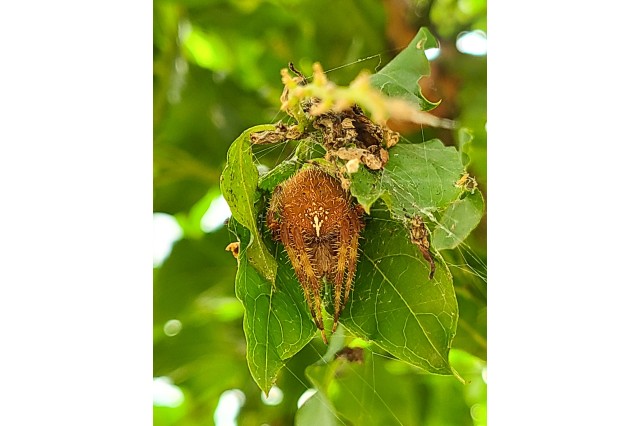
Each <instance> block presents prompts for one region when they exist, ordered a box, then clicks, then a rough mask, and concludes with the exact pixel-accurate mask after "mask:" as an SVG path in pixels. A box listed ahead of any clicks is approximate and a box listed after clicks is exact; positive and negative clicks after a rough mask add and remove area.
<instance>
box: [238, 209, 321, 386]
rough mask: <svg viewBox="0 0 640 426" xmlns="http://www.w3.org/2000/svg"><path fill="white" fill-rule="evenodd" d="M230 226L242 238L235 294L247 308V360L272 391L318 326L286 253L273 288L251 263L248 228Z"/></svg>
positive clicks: (261, 382) (281, 256)
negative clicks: (292, 359) (286, 365)
mask: <svg viewBox="0 0 640 426" xmlns="http://www.w3.org/2000/svg"><path fill="white" fill-rule="evenodd" d="M229 228H230V230H231V231H232V232H234V233H235V234H236V236H237V237H238V240H239V241H240V252H239V255H238V272H237V274H236V296H237V297H238V299H240V301H241V302H242V304H243V306H244V308H245V315H244V321H243V327H244V333H245V336H246V338H247V362H248V365H249V370H250V372H251V375H252V376H253V379H254V380H255V382H256V383H257V384H258V386H259V387H260V389H262V390H263V391H264V392H265V393H266V394H269V389H271V386H272V385H273V383H274V381H275V379H276V376H277V374H278V371H280V369H281V368H282V367H283V366H284V364H285V361H286V360H287V359H289V358H291V357H292V356H293V355H295V354H296V353H298V352H299V351H300V350H301V349H302V348H303V347H304V346H305V345H306V344H307V343H309V341H310V340H311V339H312V338H313V336H314V335H315V334H316V331H317V329H316V327H315V325H314V323H313V320H312V319H311V314H310V313H309V309H308V308H307V303H306V302H305V300H304V296H303V294H302V291H301V289H300V284H298V281H297V279H296V277H295V274H294V272H293V269H292V268H291V265H290V262H289V261H288V259H287V257H286V252H285V251H284V250H280V251H279V253H278V255H277V256H276V257H277V259H278V263H279V264H280V267H279V268H278V273H277V275H276V280H275V287H274V286H273V285H271V284H270V283H269V282H268V281H267V280H265V279H264V278H263V277H262V276H260V274H258V272H257V271H256V270H255V269H254V268H253V267H252V266H251V265H250V262H249V260H248V254H247V252H248V250H247V249H246V247H247V242H248V241H249V232H248V230H246V229H244V228H243V227H242V226H240V225H237V222H235V220H231V221H230V223H229Z"/></svg>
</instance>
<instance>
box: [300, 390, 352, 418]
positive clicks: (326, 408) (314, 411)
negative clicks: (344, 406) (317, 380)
mask: <svg viewBox="0 0 640 426" xmlns="http://www.w3.org/2000/svg"><path fill="white" fill-rule="evenodd" d="M333 410H335V409H334V408H333V407H332V405H331V403H330V402H329V400H328V399H327V398H326V397H325V396H324V394H323V393H321V392H316V393H314V394H313V395H312V396H311V398H309V399H308V400H306V401H305V403H304V404H302V407H300V408H299V409H298V411H297V412H296V417H295V425H297V426H309V425H323V426H337V425H340V424H344V422H342V421H341V420H340V418H339V417H337V416H336V415H335V414H334V411H333Z"/></svg>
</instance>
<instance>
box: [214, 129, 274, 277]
mask: <svg viewBox="0 0 640 426" xmlns="http://www.w3.org/2000/svg"><path fill="white" fill-rule="evenodd" d="M263 130H275V126H273V125H271V124H264V125H260V126H254V127H251V128H250V129H247V130H245V131H244V132H243V133H242V134H241V135H240V136H239V137H238V138H237V139H236V140H235V141H234V142H233V143H232V144H231V147H230V148H229V151H228V153H227V165H226V166H225V168H224V170H223V171H222V176H220V189H221V191H222V195H223V196H224V198H225V200H227V203H228V204H229V209H230V210H231V213H232V215H233V217H234V218H235V219H236V220H237V221H238V222H239V223H240V224H242V225H243V226H244V227H245V228H247V229H249V231H250V232H251V240H250V242H249V243H248V244H247V247H248V249H247V256H248V258H249V262H250V263H251V265H253V266H254V267H255V268H256V269H257V270H258V272H260V274H261V275H262V276H263V277H265V278H266V279H267V280H269V281H271V282H272V283H273V282H274V281H275V278H276V270H277V268H278V265H277V263H276V261H275V259H274V258H273V256H272V255H271V253H269V251H268V250H267V248H266V246H265V245H264V242H263V241H262V238H261V237H260V232H259V231H258V224H257V222H256V216H257V211H256V208H255V205H254V202H255V197H256V188H257V186H258V169H257V168H256V166H255V164H254V163H253V158H252V157H253V155H252V152H251V140H250V138H249V136H250V135H251V133H254V132H260V131H263Z"/></svg>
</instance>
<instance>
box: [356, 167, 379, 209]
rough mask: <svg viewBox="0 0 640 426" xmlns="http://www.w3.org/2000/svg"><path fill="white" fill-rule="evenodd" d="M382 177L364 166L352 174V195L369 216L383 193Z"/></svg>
mask: <svg viewBox="0 0 640 426" xmlns="http://www.w3.org/2000/svg"><path fill="white" fill-rule="evenodd" d="M380 176H381V174H380V173H378V172H374V171H371V170H369V169H368V168H366V167H364V166H361V167H359V168H358V171H357V172H355V173H353V174H351V186H350V187H349V189H350V191H351V195H353V196H354V197H356V199H357V200H358V203H360V205H361V206H362V207H363V208H364V211H365V212H367V214H369V211H370V209H371V206H372V205H373V203H375V202H376V200H377V199H378V198H380V195H382V193H383V189H382V186H381V185H380Z"/></svg>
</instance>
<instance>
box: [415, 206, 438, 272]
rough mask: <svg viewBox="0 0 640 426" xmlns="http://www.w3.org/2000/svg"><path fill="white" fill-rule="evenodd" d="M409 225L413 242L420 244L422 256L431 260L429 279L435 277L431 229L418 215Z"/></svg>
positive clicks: (428, 260)
mask: <svg viewBox="0 0 640 426" xmlns="http://www.w3.org/2000/svg"><path fill="white" fill-rule="evenodd" d="M409 226H410V228H409V234H410V235H411V242H412V243H413V244H415V245H417V246H418V248H419V249H420V252H422V256H423V257H424V259H425V260H426V261H427V262H429V265H430V266H431V273H430V274H429V279H433V274H434V273H435V272H436V264H435V262H434V261H433V258H432V257H431V253H430V252H429V231H428V230H427V227H426V226H425V224H424V221H423V220H422V218H421V217H420V216H418V215H415V216H413V217H412V218H411V222H410V223H409Z"/></svg>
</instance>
